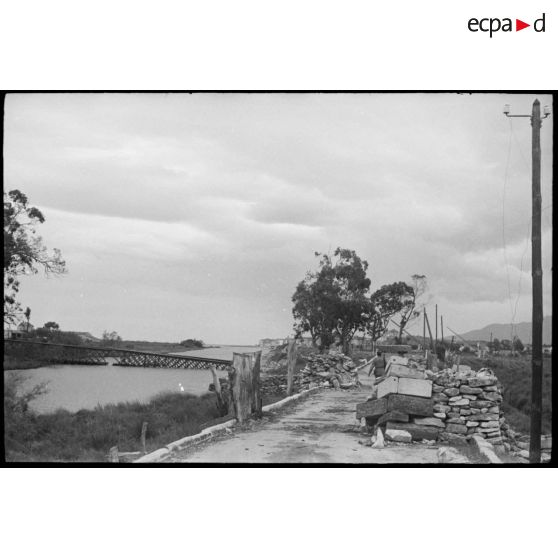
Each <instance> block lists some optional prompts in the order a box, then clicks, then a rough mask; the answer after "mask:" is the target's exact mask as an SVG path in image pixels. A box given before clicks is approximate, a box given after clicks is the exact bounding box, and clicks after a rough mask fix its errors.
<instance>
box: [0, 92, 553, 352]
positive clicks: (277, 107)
mask: <svg viewBox="0 0 558 558" xmlns="http://www.w3.org/2000/svg"><path fill="white" fill-rule="evenodd" d="M534 98H535V95H531V94H528V95H523V94H522V95H507V94H473V95H469V94H467V95H457V94H408V93H403V94H358V95H355V94H331V95H326V94H289V95H287V94H273V95H269V94H268V95H264V94H261V95H259V94H250V95H248V94H234V95H229V94H194V95H188V94H172V95H168V94H9V95H7V97H6V103H5V123H4V126H5V130H4V188H5V189H8V190H9V189H16V188H17V189H20V190H22V191H23V192H25V193H26V194H27V195H28V196H29V200H30V204H31V205H36V206H37V207H39V208H40V209H41V211H43V213H44V215H45V217H46V222H45V223H44V224H43V225H41V226H40V227H39V229H38V232H39V234H40V235H41V236H42V237H43V239H44V242H45V244H46V245H47V247H48V248H49V249H52V248H59V249H61V251H62V255H63V257H64V258H65V260H66V261H67V267H68V270H69V272H68V274H67V275H66V276H64V277H51V278H45V277H44V275H43V274H42V273H39V274H37V275H35V276H31V277H25V278H24V279H23V280H22V282H21V289H20V294H19V300H20V301H21V303H22V305H23V306H24V307H25V306H30V307H31V310H32V314H31V322H32V323H33V324H34V325H35V326H40V325H42V324H43V323H45V322H46V321H51V320H53V321H56V322H57V323H59V324H60V327H61V328H62V329H64V330H73V331H89V332H90V333H92V334H93V335H96V336H100V335H101V333H102V332H103V331H104V330H109V331H112V330H115V331H117V332H118V333H119V334H120V335H121V336H122V337H123V338H125V339H135V340H140V339H142V340H153V341H155V340H157V341H180V340H182V339H186V338H197V339H202V340H204V341H205V342H206V343H208V344H218V343H220V342H225V343H226V344H230V345H234V344H239V345H251V344H254V343H257V341H258V340H259V339H262V338H266V337H269V338H278V337H286V336H287V335H289V334H291V333H292V323H293V319H292V313H291V309H292V303H291V296H292V294H293V293H294V290H295V287H296V284H297V283H298V282H299V281H300V280H302V279H303V278H304V275H305V273H306V271H308V270H313V269H316V266H317V258H315V257H314V252H315V251H318V252H328V251H330V252H333V251H334V250H335V248H337V247H338V246H340V247H343V248H350V249H354V250H356V252H357V254H358V255H359V256H360V257H361V258H362V259H365V260H367V261H368V263H369V274H368V276H369V277H371V279H372V286H371V292H373V291H375V290H376V289H378V288H379V287H380V286H382V285H383V284H386V283H391V282H394V281H410V278H411V275H412V274H414V273H418V274H424V275H426V276H427V278H428V283H429V297H430V301H429V304H428V310H429V317H430V316H431V319H433V316H434V304H436V303H437V304H438V310H439V314H441V315H443V316H444V324H445V325H448V326H449V327H451V328H452V329H453V330H455V331H457V332H458V333H464V332H466V331H469V330H472V329H480V328H482V327H484V326H486V325H488V324H490V323H510V321H511V320H512V319H513V321H514V322H515V323H519V322H526V321H530V320H531V302H530V297H531V269H530V266H531V263H530V237H529V234H530V232H529V231H530V229H529V225H530V220H531V171H530V153H531V146H530V140H531V128H530V125H529V121H528V119H513V122H511V121H510V119H506V118H505V116H504V115H503V114H502V107H503V105H504V104H506V103H509V104H511V106H512V112H516V113H517V112H520V113H526V112H529V111H530V107H531V104H532V102H533V100H534ZM538 98H539V99H540V101H541V105H545V104H547V105H551V103H552V99H551V97H550V96H549V95H541V96H538ZM553 118H554V114H553V115H551V117H550V118H548V119H546V120H544V122H543V128H542V130H541V142H542V196H543V203H542V205H543V219H542V223H543V235H542V243H543V282H544V315H550V314H551V308H552V282H551V265H552V258H551V256H552V245H551V236H552V126H553ZM510 124H511V126H512V131H511V132H510ZM510 138H511V149H510V162H509V167H508V169H507V172H506V161H507V156H508V147H509V140H510ZM506 176H507V179H505V177H506ZM504 183H505V188H504ZM503 220H504V222H503ZM504 238H505V243H506V250H505V253H504ZM506 261H507V264H506ZM510 295H511V296H510ZM410 330H411V332H417V333H419V332H422V322H421V321H420V320H419V321H418V322H417V323H416V324H415V325H414V327H413V328H410Z"/></svg>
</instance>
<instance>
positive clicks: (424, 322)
mask: <svg viewBox="0 0 558 558" xmlns="http://www.w3.org/2000/svg"><path fill="white" fill-rule="evenodd" d="M422 342H423V343H424V346H425V347H426V307H424V306H423V307H422Z"/></svg>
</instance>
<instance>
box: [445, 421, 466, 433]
mask: <svg viewBox="0 0 558 558" xmlns="http://www.w3.org/2000/svg"><path fill="white" fill-rule="evenodd" d="M446 432H447V433H449V434H467V427H466V426H465V425H464V424H454V423H446Z"/></svg>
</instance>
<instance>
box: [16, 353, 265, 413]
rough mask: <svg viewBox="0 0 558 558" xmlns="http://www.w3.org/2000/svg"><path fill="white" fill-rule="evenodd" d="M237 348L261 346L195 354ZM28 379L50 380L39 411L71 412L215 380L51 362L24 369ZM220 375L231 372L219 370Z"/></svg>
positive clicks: (201, 388) (196, 390)
mask: <svg viewBox="0 0 558 558" xmlns="http://www.w3.org/2000/svg"><path fill="white" fill-rule="evenodd" d="M233 350H234V352H249V351H254V350H257V347H219V348H215V349H202V350H200V351H195V352H194V353H192V354H196V356H206V357H213V358H224V359H232V353H233ZM16 373H17V374H22V375H24V376H25V377H26V378H27V380H26V382H25V384H24V387H25V389H27V388H30V387H32V386H34V385H37V384H40V383H42V382H48V392H47V393H46V394H44V395H42V396H41V397H39V398H38V399H36V400H35V401H33V402H31V404H30V406H31V407H32V408H33V409H34V410H36V411H37V412H42V413H44V412H49V411H54V410H56V409H59V408H63V409H67V410H68V411H71V412H76V411H79V410H80V409H93V408H94V407H95V406H96V405H99V404H100V405H104V404H107V403H120V402H123V401H140V402H147V401H149V399H151V398H152V397H153V396H154V395H156V394H158V393H161V392H183V393H192V394H195V395H201V394H203V393H206V392H207V390H208V387H209V384H210V383H211V382H212V376H211V372H210V371H209V370H175V369H168V368H128V367H121V366H110V365H109V366H75V365H63V366H48V367H43V368H36V369H34V370H21V371H17V372H16ZM217 375H218V376H219V377H222V378H225V377H226V376H227V373H226V372H225V371H221V370H219V371H218V372H217Z"/></svg>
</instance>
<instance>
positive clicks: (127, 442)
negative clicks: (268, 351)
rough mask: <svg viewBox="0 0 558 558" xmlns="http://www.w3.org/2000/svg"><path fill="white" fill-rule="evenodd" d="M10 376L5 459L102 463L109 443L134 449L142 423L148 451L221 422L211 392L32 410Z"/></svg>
mask: <svg viewBox="0 0 558 558" xmlns="http://www.w3.org/2000/svg"><path fill="white" fill-rule="evenodd" d="M13 377H15V374H13V375H11V376H10V375H9V376H8V377H7V378H6V382H5V392H4V440H5V447H6V461H38V462H51V461H55V462H56V461H61V462H68V461H70V462H79V461H90V462H103V461H106V460H107V454H108V451H109V449H110V448H111V447H112V446H118V450H119V451H122V452H127V451H130V452H131V451H140V450H141V449H142V448H141V444H140V434H141V427H142V424H143V422H144V421H146V422H147V423H148V427H147V435H146V449H147V451H148V452H149V451H153V450H155V449H158V448H160V447H162V446H164V445H166V444H168V443H170V442H173V441H175V440H178V439H180V438H183V437H184V436H189V435H192V434H196V433H198V432H200V431H201V430H203V429H204V428H206V427H207V426H210V425H211V424H216V423H218V422H222V421H223V420H225V419H223V418H222V417H221V416H220V414H219V411H218V409H217V404H216V396H215V394H213V393H207V394H205V395H203V396H200V397H198V396H194V395H190V394H182V393H171V394H162V395H159V396H156V397H154V398H153V399H152V400H151V401H149V402H148V403H119V404H116V405H104V406H98V407H97V408H95V409H92V410H81V411H79V412H77V413H71V412H69V411H65V410H58V411H55V412H53V413H47V414H37V413H35V412H33V411H32V410H31V409H30V408H29V406H28V402H29V399H30V398H29V397H27V398H26V397H25V396H22V395H16V392H17V380H15V379H13Z"/></svg>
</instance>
